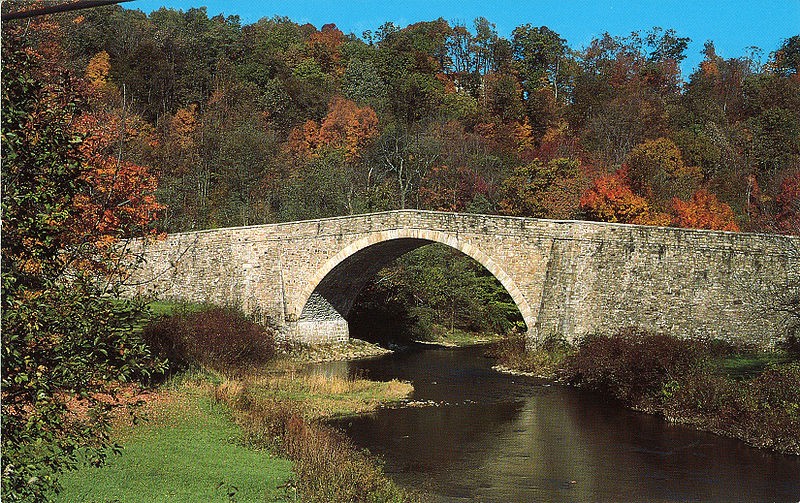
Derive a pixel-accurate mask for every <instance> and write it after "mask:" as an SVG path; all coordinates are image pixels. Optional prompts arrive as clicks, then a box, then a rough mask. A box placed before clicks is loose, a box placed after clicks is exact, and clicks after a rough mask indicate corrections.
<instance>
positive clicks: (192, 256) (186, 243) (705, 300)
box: [130, 210, 800, 342]
mask: <svg viewBox="0 0 800 503" xmlns="http://www.w3.org/2000/svg"><path fill="white" fill-rule="evenodd" d="M434 242H435V243H443V244H446V245H448V246H451V247H453V248H455V249H457V250H459V251H461V252H463V253H464V254H466V255H468V256H470V257H472V258H473V259H475V260H476V261H478V262H479V263H480V264H482V265H483V266H484V267H486V269H488V270H489V272H491V273H492V274H493V275H494V276H495V277H496V278H497V279H498V280H499V281H500V283H502V285H503V286H504V287H505V288H506V290H507V291H508V293H509V294H510V295H511V297H512V298H513V300H514V302H515V303H516V305H517V307H518V308H519V310H520V312H521V314H522V317H523V318H524V320H525V323H526V325H527V327H528V334H529V337H530V339H529V340H535V339H536V338H542V337H547V336H550V335H559V336H563V337H566V338H567V339H570V340H572V339H574V338H576V337H581V336H583V335H586V334H590V333H598V332H609V331H613V330H616V329H617V328H619V327H625V326H638V327H642V328H646V329H651V330H656V331H663V332H666V333H672V334H675V335H680V336H698V337H713V338H725V339H737V340H750V341H762V342H766V341H767V340H769V338H774V337H781V336H783V335H784V333H785V331H786V330H787V327H786V326H784V323H783V320H782V319H781V318H780V315H779V314H777V313H768V314H763V313H761V314H759V315H758V316H755V315H754V313H755V312H756V310H755V309H754V307H756V306H754V304H755V303H757V302H758V301H759V298H760V297H759V296H758V295H756V289H757V288H756V286H758V287H759V288H766V289H767V290H769V289H774V288H780V285H785V284H786V282H787V281H789V280H792V279H794V280H797V276H798V275H800V267H799V266H798V257H797V250H800V238H790V237H785V236H777V235H763V234H740V233H730V232H718V231H699V230H689V229H675V228H661V227H644V226H634V225H623V224H608V223H597V222H578V221H553V220H539V219H531V218H514V217H502V216H493V215H469V214H458V213H440V212H431V211H419V210H398V211H390V212H385V213H374V214H367V215H356V216H349V217H337V218H327V219H320V220H308V221H303V222H289V223H281V224H268V225H259V226H251V227H237V228H228V229H215V230H207V231H198V232H187V233H180V234H172V235H169V236H168V237H167V238H166V239H165V240H162V241H157V242H153V243H148V244H147V245H146V246H144V248H143V252H144V253H143V258H144V263H143V264H142V265H141V266H140V267H138V268H137V269H136V270H135V272H134V273H133V276H132V278H131V281H130V282H131V283H132V284H135V285H137V286H136V287H135V291H136V293H138V294H143V295H155V296H157V297H159V298H165V299H180V300H186V301H196V302H212V303H217V304H236V305H239V306H241V307H242V308H243V309H244V310H245V311H248V312H251V313H255V314H257V315H259V316H260V317H261V318H262V319H263V320H265V321H269V322H270V323H272V324H274V325H275V326H277V327H278V328H279V329H280V330H281V332H282V333H283V334H284V335H285V336H286V337H289V338H294V339H298V340H303V341H306V342H326V341H332V340H344V339H346V338H347V337H348V328H347V321H346V320H345V317H346V316H347V314H348V313H349V311H350V308H351V307H352V305H353V301H354V299H355V297H356V295H357V294H358V292H359V291H360V290H361V288H362V287H363V286H364V285H365V283H366V282H367V281H368V280H369V278H371V277H372V276H373V275H374V274H375V273H376V272H377V271H378V270H379V269H381V268H382V267H384V266H385V265H387V264H388V263H390V262H391V261H392V260H394V259H396V258H397V257H399V256H401V255H403V254H404V253H407V252H409V251H411V250H413V249H415V248H419V247H420V246H424V245H427V244H430V243H434ZM788 328H791V327H788Z"/></svg>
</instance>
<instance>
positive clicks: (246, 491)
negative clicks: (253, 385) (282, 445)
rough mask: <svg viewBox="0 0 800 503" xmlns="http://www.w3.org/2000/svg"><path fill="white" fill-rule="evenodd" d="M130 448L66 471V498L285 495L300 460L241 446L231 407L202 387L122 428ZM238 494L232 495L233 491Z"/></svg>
mask: <svg viewBox="0 0 800 503" xmlns="http://www.w3.org/2000/svg"><path fill="white" fill-rule="evenodd" d="M118 433H120V434H122V436H123V440H122V441H121V443H122V445H123V447H124V450H123V452H122V454H121V455H120V456H114V457H112V458H110V459H109V461H108V463H107V464H106V465H105V466H104V467H102V468H84V469H82V470H79V471H76V472H71V473H68V474H65V475H64V476H63V477H62V478H61V482H62V484H63V486H64V491H63V492H62V493H61V494H60V495H59V497H58V499H57V500H56V501H61V502H70V503H75V502H108V501H120V502H131V503H134V502H142V503H145V502H147V503H151V502H162V501H163V502H206V501H238V502H251V501H252V502H264V501H276V500H277V501H282V495H283V490H282V489H279V488H278V486H281V485H282V484H285V483H286V482H287V480H289V478H290V476H291V469H292V464H291V462H290V461H288V460H285V459H279V458H276V457H274V456H272V455H271V454H270V453H269V452H267V451H265V450H254V449H249V448H246V447H244V446H242V445H241V443H240V438H241V430H240V428H239V427H238V426H236V425H235V424H234V423H233V422H232V420H231V416H230V410H229V409H228V408H227V407H226V406H224V405H222V404H218V403H213V402H212V400H211V399H210V398H209V397H207V396H204V394H202V393H200V392H196V393H192V394H182V396H181V397H180V398H177V399H176V400H175V401H174V402H171V403H166V404H162V405H160V406H158V410H155V411H154V412H153V419H152V421H149V422H148V423H145V424H140V425H138V426H136V427H135V428H134V429H131V428H130V427H122V431H119V432H118ZM229 493H230V494H229Z"/></svg>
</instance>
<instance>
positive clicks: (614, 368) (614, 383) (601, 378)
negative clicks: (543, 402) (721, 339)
mask: <svg viewBox="0 0 800 503" xmlns="http://www.w3.org/2000/svg"><path fill="white" fill-rule="evenodd" d="M705 354H706V345H705V344H703V343H701V342H698V341H692V340H685V339H677V338H675V337H670V336H668V335H664V334H651V333H648V332H645V331H641V330H637V329H633V328H628V329H623V330H621V331H619V332H618V333H617V334H615V335H613V336H610V337H609V336H592V337H587V338H586V339H585V340H583V341H582V342H581V343H580V344H579V346H578V351H577V352H576V353H575V354H573V355H571V356H570V357H568V358H567V359H566V361H565V374H566V379H567V380H568V381H569V382H571V383H574V384H579V385H581V386H584V387H587V388H590V389H595V390H598V391H601V392H604V393H608V394H610V395H612V396H614V397H615V398H617V399H619V400H621V401H623V402H625V403H626V404H628V405H630V406H632V407H635V408H638V409H643V410H653V409H654V408H658V406H659V405H660V403H661V402H662V401H663V399H664V397H665V391H666V393H669V386H668V384H669V383H672V382H679V381H680V380H682V379H683V378H685V376H687V375H690V374H692V373H694V372H696V371H698V370H699V369H702V368H704V367H705V366H706V362H705V360H706V356H705Z"/></svg>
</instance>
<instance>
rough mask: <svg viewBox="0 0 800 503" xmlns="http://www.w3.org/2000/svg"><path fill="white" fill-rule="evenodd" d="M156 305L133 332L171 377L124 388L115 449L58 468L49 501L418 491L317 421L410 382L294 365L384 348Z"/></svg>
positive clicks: (366, 407)
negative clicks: (299, 337) (127, 410)
mask: <svg viewBox="0 0 800 503" xmlns="http://www.w3.org/2000/svg"><path fill="white" fill-rule="evenodd" d="M158 307H159V309H161V311H162V313H164V314H163V315H162V316H159V317H157V318H156V319H154V321H153V322H151V323H150V324H149V325H147V326H146V327H145V328H144V339H145V341H146V342H147V344H148V346H149V347H150V348H151V350H152V351H153V352H154V354H155V355H156V356H158V357H161V358H166V359H167V361H168V362H169V365H168V367H169V369H170V373H171V377H170V378H169V379H168V380H167V381H166V382H164V383H161V384H160V385H158V386H156V387H155V388H153V389H152V390H149V391H145V392H142V393H141V394H139V395H136V396H133V397H129V400H130V401H131V402H136V401H140V402H141V403H142V405H141V407H140V408H139V410H138V416H137V417H141V418H144V419H145V420H144V421H141V420H138V419H137V420H136V421H131V420H129V418H126V417H121V418H119V420H118V422H117V424H116V425H115V428H114V431H113V433H112V439H113V440H114V441H115V442H117V443H118V444H120V445H121V446H122V449H121V454H120V455H119V456H112V457H110V458H109V459H108V462H107V463H106V465H105V466H103V467H101V468H89V467H87V468H84V469H82V470H79V471H77V472H72V473H68V474H65V475H64V476H63V478H62V482H63V485H64V492H63V493H62V495H61V497H60V498H59V500H58V501H64V502H67V501H69V502H74V501H87V502H88V501H126V502H127V501H134V502H137V501H153V500H154V498H155V499H156V500H162V501H187V502H189V501H212V500H219V499H223V500H225V499H227V500H229V501H240V502H241V501H306V502H317V501H319V502H323V501H324V502H328V501H395V502H405V501H416V500H417V499H418V498H417V497H416V496H415V495H414V494H411V493H410V492H408V491H405V490H401V489H399V488H398V487H397V486H395V485H394V483H392V482H391V481H390V480H389V479H388V478H387V477H386V476H385V475H384V474H383V471H382V468H381V465H380V463H379V462H378V460H377V459H376V458H374V457H372V456H371V455H369V454H366V453H364V452H361V451H359V450H358V449H356V448H354V447H353V446H352V444H351V443H350V442H349V441H348V440H347V439H346V438H345V437H344V436H342V435H341V434H339V433H338V432H336V431H335V430H333V429H331V428H329V427H327V426H325V424H324V423H325V421H327V420H330V419H332V418H337V417H343V416H349V415H354V414H363V413H367V412H371V411H374V410H376V409H378V408H380V407H383V406H386V405H387V404H390V403H393V402H396V401H399V400H402V399H404V398H406V397H408V396H409V395H410V393H411V392H412V391H413V387H412V386H411V385H410V384H409V383H405V382H400V381H397V380H390V381H387V382H377V381H370V380H367V379H363V378H360V377H356V378H342V377H333V376H327V375H321V374H313V373H309V372H307V371H305V366H306V364H307V363H308V362H311V361H330V360H346V359H353V358H365V357H373V356H378V355H382V354H386V353H387V352H388V351H387V350H385V349H383V348H380V347H378V346H375V345H372V344H368V343H365V342H363V341H357V340H353V341H351V342H350V343H348V344H341V345H334V346H329V347H315V348H309V347H301V346H293V347H288V346H278V345H276V344H275V343H274V339H273V337H272V335H271V333H270V331H269V330H268V329H265V328H264V327H260V326H258V325H256V324H254V323H252V322H250V321H248V320H247V319H246V318H244V317H243V316H242V315H241V313H238V312H236V311H234V310H230V309H220V308H214V307H209V308H202V307H201V308H197V307H194V306H190V307H191V308H190V309H186V308H180V309H179V310H176V309H175V308H174V307H172V306H168V305H167V306H158ZM176 311H178V312H177V313H176ZM169 313H175V314H171V315H170V314H169ZM88 464H89V465H91V464H92V463H88ZM132 479H135V480H132Z"/></svg>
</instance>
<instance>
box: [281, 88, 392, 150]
mask: <svg viewBox="0 0 800 503" xmlns="http://www.w3.org/2000/svg"><path fill="white" fill-rule="evenodd" d="M377 135H378V116H377V115H375V111H374V110H373V109H372V108H371V107H368V106H367V107H359V106H358V105H356V104H355V103H354V102H352V101H350V100H346V99H344V98H342V97H339V96H337V97H334V98H333V99H332V100H331V102H330V103H329V104H328V115H326V116H325V118H324V119H323V121H322V125H318V124H317V123H316V122H315V121H311V120H310V121H307V122H306V123H305V124H303V126H302V127H297V128H294V129H293V130H292V131H291V133H290V134H289V141H288V145H287V148H288V150H289V151H290V152H291V153H293V154H295V155H297V156H298V157H300V158H302V159H307V158H309V157H313V156H315V155H318V150H319V149H321V148H325V147H327V148H331V149H342V150H344V156H345V160H347V161H348V162H358V161H359V160H360V159H361V156H362V154H363V152H364V149H365V148H366V147H367V146H368V145H369V144H370V142H371V141H372V139H373V138H375V137H376V136H377Z"/></svg>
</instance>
